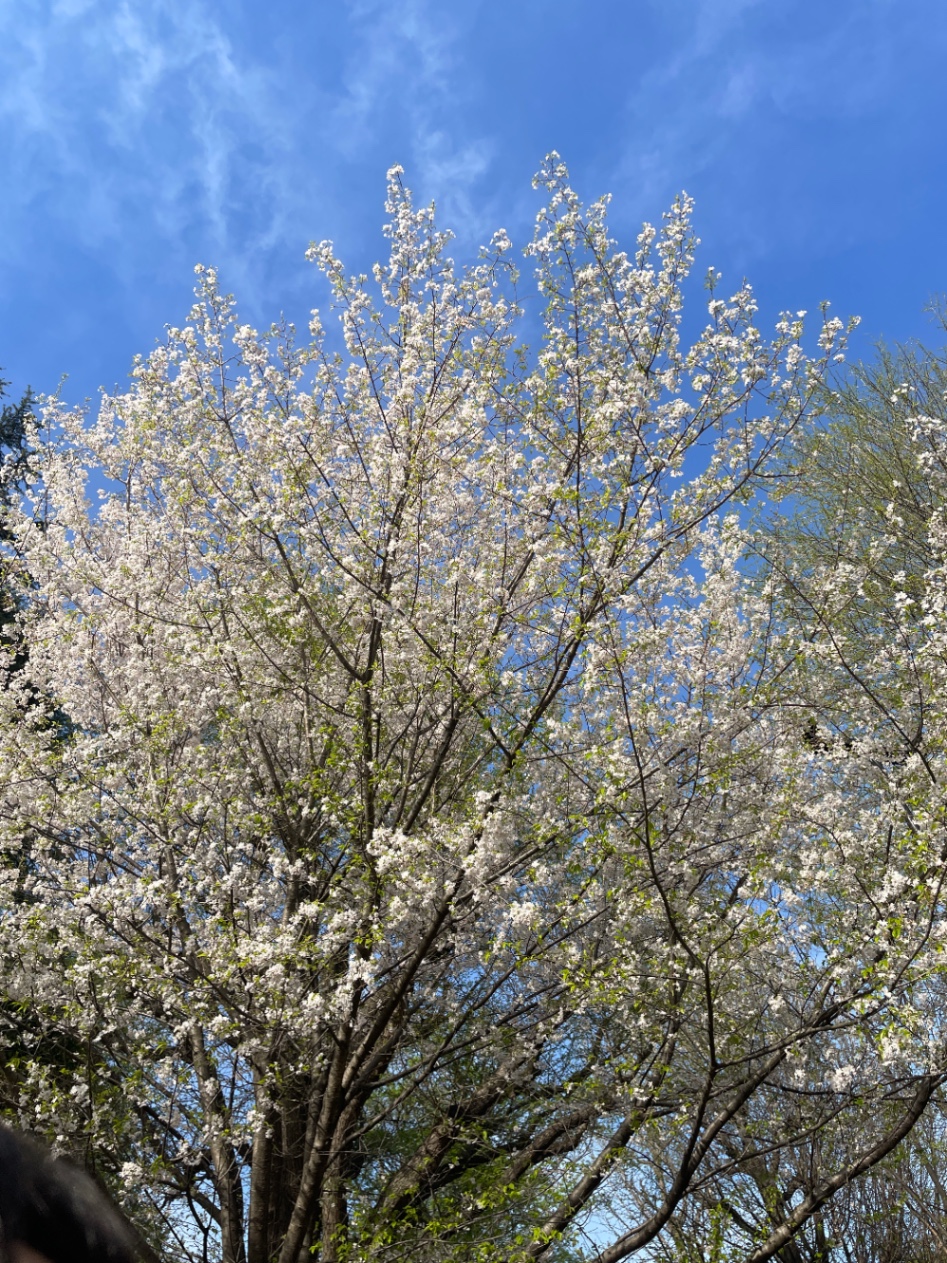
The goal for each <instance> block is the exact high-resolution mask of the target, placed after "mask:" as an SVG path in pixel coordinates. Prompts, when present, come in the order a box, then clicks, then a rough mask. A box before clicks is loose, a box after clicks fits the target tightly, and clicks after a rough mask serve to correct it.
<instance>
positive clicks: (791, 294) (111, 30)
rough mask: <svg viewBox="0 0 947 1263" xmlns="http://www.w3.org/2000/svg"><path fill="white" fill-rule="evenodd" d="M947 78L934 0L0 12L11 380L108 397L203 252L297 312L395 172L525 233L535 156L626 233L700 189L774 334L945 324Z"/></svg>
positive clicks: (263, 299) (147, 1) (174, 308)
mask: <svg viewBox="0 0 947 1263" xmlns="http://www.w3.org/2000/svg"><path fill="white" fill-rule="evenodd" d="M945 65H947V4H945V3H944V0H783V2H782V3H774V2H773V0H582V3H579V2H578V0H388V2H387V3H382V2H380V0H355V2H351V3H345V2H344V0H267V2H266V3H261V2H260V0H215V2H210V0H5V2H4V3H3V4H2V5H0V171H2V187H3V190H4V191H3V193H2V195H0V274H2V285H0V364H2V365H3V366H4V369H5V375H7V376H9V377H11V378H12V379H13V382H14V385H15V386H17V387H20V386H22V385H24V384H25V383H26V382H30V383H32V384H33V386H34V387H36V388H37V389H40V390H48V389H51V388H53V387H55V385H56V383H57V381H58V379H59V377H60V376H61V374H63V373H66V374H68V382H67V384H66V386H65V397H66V398H67V399H71V400H79V399H81V398H83V397H85V396H89V395H93V396H94V395H95V393H96V391H97V389H98V388H99V387H100V386H106V387H109V388H111V387H114V386H115V385H122V384H123V383H124V382H125V381H126V380H127V373H128V369H129V367H130V363H131V359H132V356H133V355H134V354H135V353H136V352H146V351H148V350H149V349H150V348H151V347H152V346H153V345H154V343H155V341H156V339H158V338H159V337H160V336H161V333H162V329H163V327H164V325H165V324H168V323H171V324H175V323H181V322H182V320H183V318H184V316H185V313H186V311H187V307H188V305H189V301H190V291H191V287H192V285H193V271H192V268H193V264H194V263H196V262H198V261H200V262H203V263H208V264H215V265H216V266H218V268H219V269H220V272H221V277H222V280H223V283H224V285H225V286H226V287H227V288H228V289H232V290H234V291H235V292H236V294H237V298H238V301H239V305H240V309H241V312H242V313H243V315H244V317H245V318H246V319H248V320H250V321H252V322H253V323H255V324H258V325H265V324H268V323H269V322H270V321H271V320H272V319H274V318H276V317H277V316H278V315H279V313H280V312H281V311H284V312H285V313H286V314H287V316H288V317H289V318H291V319H294V320H296V321H297V322H298V323H299V324H300V325H304V324H305V320H306V318H307V313H308V310H309V308H310V307H312V306H314V305H316V304H318V303H319V302H321V301H322V300H323V299H324V294H323V291H322V290H321V288H320V287H319V285H318V284H317V278H316V275H315V273H314V271H313V269H312V268H311V267H310V266H309V265H307V264H306V263H305V262H304V260H303V257H302V256H303V252H304V250H305V247H306V245H307V243H308V242H309V241H310V240H311V239H314V238H315V239H321V238H323V237H330V238H332V239H333V240H334V241H335V242H336V244H337V248H338V250H339V252H340V253H341V255H342V257H343V258H344V259H345V260H346V261H347V263H348V264H349V266H351V267H353V268H357V269H360V270H365V269H367V267H368V266H369V264H370V263H371V262H372V260H373V259H374V258H375V257H377V256H378V255H379V254H380V253H381V252H382V251H383V248H384V246H383V242H382V239H381V235H380V224H381V219H382V207H381V203H382V200H383V196H384V174H385V170H386V168H387V167H388V166H389V165H390V164H392V163H394V162H400V163H402V164H403V165H404V167H405V168H406V173H407V174H406V178H407V182H408V184H409V185H410V186H411V187H412V188H413V189H414V190H415V191H416V193H417V195H418V197H419V198H421V199H423V200H430V199H434V200H435V201H436V202H437V203H438V206H439V208H440V213H441V218H442V220H443V222H444V223H445V224H446V225H448V226H450V227H452V228H453V229H454V230H455V232H456V233H457V234H458V238H459V240H458V241H457V243H456V245H455V250H454V253H455V254H456V256H457V257H458V258H459V259H461V258H463V257H465V256H467V255H469V254H472V253H473V251H474V249H475V247H476V245H477V244H478V243H479V242H480V241H481V240H487V239H488V238H489V236H490V235H491V234H492V232H493V230H494V229H495V228H497V227H500V226H503V227H505V228H506V229H507V230H508V231H509V233H510V234H511V236H512V237H513V238H514V240H515V241H517V242H518V243H520V244H522V243H524V242H525V241H526V240H527V239H528V237H529V234H530V231H531V225H532V220H533V216H534V214H535V211H536V209H537V206H538V195H537V194H535V193H534V192H533V191H532V189H531V187H530V177H531V175H532V173H533V171H534V170H535V169H536V167H537V166H538V164H539V161H540V159H541V158H542V156H543V154H544V153H545V152H546V151H548V150H549V149H552V148H555V149H558V150H559V151H560V152H561V153H562V155H563V156H564V158H565V159H566V161H567V162H568V164H569V167H570V170H571V172H572V176H573V182H574V184H575V185H576V187H577V188H578V189H579V191H580V192H581V193H582V194H583V196H585V197H587V198H592V197H594V196H596V195H598V194H599V193H601V192H605V191H609V192H611V193H613V194H614V202H613V207H612V222H613V225H614V228H615V230H616V233H617V235H618V236H619V238H620V239H621V240H622V241H623V242H624V243H627V245H628V246H631V245H632V244H633V241H634V236H635V234H636V232H637V230H638V227H639V226H640V223H641V221H642V220H643V219H650V220H657V219H659V218H660V215H661V212H662V210H663V209H664V208H665V207H666V206H667V205H668V204H669V203H670V201H671V199H672V197H673V196H674V194H675V193H676V192H678V191H679V190H680V189H686V190H687V191H688V192H689V193H691V194H692V195H693V196H694V197H695V198H696V202H697V209H696V227H697V231H698V233H699V235H700V237H701V238H702V240H703V246H702V249H701V251H700V254H699V256H698V269H699V270H700V271H703V270H704V269H705V268H706V267H707V266H709V265H710V264H713V265H714V266H715V267H717V268H718V269H720V270H721V271H722V272H723V273H724V284H725V288H729V287H731V286H735V285H736V284H737V283H738V282H739V281H740V280H741V279H742V277H743V276H744V275H746V276H748V277H749V279H750V281H751V282H752V283H753V285H754V288H755V289H756V291H757V293H758V296H759V298H760V301H761V305H762V309H763V314H764V316H765V318H766V319H765V321H764V323H766V322H767V321H768V320H770V319H771V318H772V317H773V316H774V315H775V313H776V311H777V310H778V309H780V308H793V309H795V308H800V307H806V308H809V309H814V308H815V307H816V306H817V304H818V302H819V300H820V299H823V298H828V299H831V301H832V304H833V309H834V310H835V311H836V312H837V313H838V314H840V315H843V316H845V315H848V314H852V313H858V314H860V315H861V316H862V317H863V320H864V325H863V329H864V333H863V334H861V335H860V338H859V344H858V349H860V350H862V351H867V350H868V348H869V347H870V341H871V339H873V338H875V337H877V336H879V335H882V334H884V335H885V336H886V337H887V338H889V339H891V340H898V339H903V338H906V337H909V336H912V335H921V336H924V335H925V334H928V333H930V336H931V337H934V331H933V330H931V329H930V326H929V324H928V322H927V319H926V317H925V316H924V314H923V310H922V309H923V307H924V304H925V303H926V302H927V300H928V299H929V298H930V297H931V296H932V295H936V294H938V293H942V292H944V291H947V216H945V214H944V210H943V208H944V206H945V204H947V161H945V160H947V74H945V72H944V67H945Z"/></svg>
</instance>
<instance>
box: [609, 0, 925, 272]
mask: <svg viewBox="0 0 947 1263" xmlns="http://www.w3.org/2000/svg"><path fill="white" fill-rule="evenodd" d="M652 7H653V8H655V10H656V11H658V10H659V11H660V14H661V19H662V20H663V21H664V22H665V23H666V34H667V32H668V31H671V32H673V34H672V35H671V38H669V39H665V41H664V55H663V56H660V57H658V58H657V59H656V60H655V61H654V62H653V63H652V64H650V65H649V66H647V68H646V69H645V70H644V72H643V73H642V74H641V75H640V76H639V77H638V78H637V80H636V81H635V82H634V84H633V86H632V88H631V90H630V92H629V94H628V98H627V103H626V109H625V115H624V119H623V120H622V122H623V130H624V132H625V141H624V143H623V144H622V145H620V146H619V148H620V158H619V159H618V162H617V164H616V183H617V184H618V186H619V187H620V188H621V190H622V193H623V199H622V200H623V201H624V202H625V204H626V205H629V204H630V205H631V206H632V207H633V208H634V210H635V212H637V211H639V210H640V211H645V209H646V208H649V207H653V206H654V204H655V202H656V201H658V202H660V201H666V200H667V199H668V198H669V197H670V196H671V195H672V194H673V192H674V191H676V190H677V189H679V188H681V187H682V186H684V187H688V188H689V189H690V191H693V186H694V185H695V184H699V183H701V182H705V183H706V182H707V181H708V180H709V181H714V180H717V181H718V182H722V181H724V180H725V179H729V180H730V182H731V184H730V187H731V197H730V205H729V206H728V208H727V210H726V212H725V214H726V215H728V216H729V219H730V224H731V227H732V228H733V229H734V230H736V225H737V223H739V231H740V232H741V233H742V235H743V238H744V245H745V251H746V254H747V255H753V254H755V253H759V252H761V251H765V250H766V248H767V246H768V244H769V243H770V241H771V234H770V225H769V224H767V223H766V222H764V219H763V218H761V217H760V213H762V212H764V208H765V205H766V204H765V199H758V198H749V197H748V196H747V192H748V190H747V185H746V180H747V179H748V178H749V177H748V173H750V172H765V171H766V170H767V168H770V169H771V168H772V167H774V166H778V165H779V164H780V163H781V164H782V167H783V171H784V177H783V183H784V185H785V188H786V193H787V195H789V196H792V194H790V190H791V189H793V188H794V185H795V184H798V183H799V180H798V179H797V180H794V179H793V172H792V170H791V167H790V157H789V154H788V153H785V152H783V153H781V154H777V153H775V152H773V146H774V145H777V144H781V143H784V141H785V138H786V136H787V135H790V134H795V129H799V132H798V134H800V135H801V134H802V129H803V127H806V128H811V126H812V125H813V124H815V125H816V126H819V125H821V126H822V127H823V128H824V129H825V130H829V129H832V128H837V127H841V126H844V125H846V124H854V125H858V124H861V125H870V120H872V119H873V118H877V119H878V120H879V121H882V120H883V119H884V118H885V116H886V115H887V116H890V114H891V111H892V107H893V105H894V103H896V102H897V99H898V94H899V88H900V83H899V79H900V78H901V77H903V74H904V66H905V65H906V64H910V63H911V62H912V61H913V60H914V59H915V58H916V57H917V53H918V50H924V51H923V54H922V55H923V56H925V57H927V58H929V57H930V43H931V39H932V36H933V38H934V39H935V41H936V39H937V38H938V36H937V35H936V32H938V31H939V32H940V35H939V38H940V42H941V44H943V43H944V42H945V41H944V38H943V37H944V34H945V30H947V28H945V24H944V22H943V20H942V19H941V20H940V21H939V22H937V21H935V20H934V16H935V13H936V11H937V8H938V5H937V3H936V0H921V2H920V3H919V4H918V5H916V6H905V5H903V4H899V3H897V0H864V2H863V3H859V4H845V5H826V4H824V3H816V2H815V0H800V2H798V3H796V4H794V5H792V6H788V7H787V6H784V5H780V6H775V5H770V4H768V3H765V0H671V2H670V3H668V4H665V3H664V2H663V0H662V2H661V4H658V0H652ZM807 135H809V136H811V131H810V132H807ZM777 136H779V137H780V139H779V140H777V139H776V137H777ZM801 143H802V142H800V144H801ZM825 157H827V155H822V159H823V160H824V158H825ZM807 158H808V155H807V154H806V153H805V152H803V151H801V150H800V152H798V153H796V154H795V161H796V162H797V165H800V166H801V167H802V168H803V169H806V162H807ZM817 185H818V180H817V178H814V175H813V172H812V171H811V170H807V180H806V187H805V189H801V190H800V192H803V193H804V194H805V195H806V196H809V197H814V196H817V192H816V190H817ZM719 193H720V197H721V199H722V201H723V202H724V203H725V202H726V187H725V186H724V187H722V188H720V189H719ZM750 202H752V207H753V212H752V213H751V210H750V205H749V203H750ZM721 209H722V207H721ZM652 213H653V212H652ZM698 215H700V207H699V206H698ZM820 219H821V220H822V231H828V228H829V225H828V220H827V218H826V217H824V216H822V215H821V214H820ZM840 222H841V218H840ZM850 227H851V225H850V223H849V228H850ZM809 228H810V225H809V224H808V223H807V216H806V214H805V213H804V212H803V211H802V210H799V211H798V213H796V215H795V223H794V224H793V223H789V222H788V221H787V222H783V223H781V224H780V230H784V229H785V230H788V231H790V232H796V233H797V234H804V233H805V232H806V231H808V230H809ZM848 230H849V229H848V228H844V229H843V228H840V229H839V231H848ZM839 244H840V242H839V240H838V239H836V241H835V245H836V246H838V245H839Z"/></svg>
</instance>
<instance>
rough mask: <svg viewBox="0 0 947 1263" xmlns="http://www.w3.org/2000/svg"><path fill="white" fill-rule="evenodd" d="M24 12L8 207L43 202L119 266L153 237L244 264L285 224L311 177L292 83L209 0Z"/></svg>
mask: <svg viewBox="0 0 947 1263" xmlns="http://www.w3.org/2000/svg"><path fill="white" fill-rule="evenodd" d="M13 8H14V6H9V7H4V8H3V9H0V45H2V47H3V52H2V53H0V123H2V129H3V136H4V137H5V138H6V139H5V140H3V141H0V149H2V150H3V151H4V152H2V160H3V163H4V166H5V167H6V169H7V171H8V172H10V173H12V175H13V179H12V180H11V181H10V184H9V185H8V194H7V196H6V197H5V198H4V199H3V202H2V204H0V216H2V217H4V218H7V219H8V220H10V219H13V220H17V219H19V220H20V221H22V220H23V219H26V218H28V217H29V215H30V214H31V210H32V209H33V208H35V206H36V204H37V203H38V202H40V201H42V202H43V203H44V207H45V214H46V216H47V217H49V218H51V219H52V220H55V219H57V218H58V220H59V221H60V223H61V224H62V225H63V231H67V232H68V233H69V234H70V235H71V236H72V237H73V239H74V240H75V242H76V245H77V246H78V247H79V248H83V249H86V250H91V251H103V250H107V251H108V252H109V255H110V262H111V266H112V267H113V268H114V269H116V270H117V271H119V272H122V271H123V270H124V271H125V272H128V271H129V270H134V268H135V267H137V266H139V265H140V264H141V262H142V261H141V260H140V259H137V258H136V251H139V250H141V248H142V246H143V243H145V242H148V244H149V247H150V251H151V252H153V251H154V248H155V245H156V242H157V243H160V248H161V249H162V250H164V251H166V252H167V255H168V257H169V258H171V259H174V260H175V261H176V262H177V263H179V264H183V263H184V262H185V260H184V259H183V258H182V253H183V252H186V251H188V250H189V249H193V248H194V245H195V243H196V242H197V241H200V242H201V243H202V245H203V246H204V248H209V249H210V250H211V251H212V252H213V253H215V254H216V255H217V256H218V257H219V256H221V255H222V256H224V257H226V258H227V259H228V261H229V262H231V263H233V264H236V265H237V266H240V265H241V261H242V262H243V265H246V264H247V261H248V260H249V259H250V257H251V256H252V247H253V246H255V245H264V246H265V245H266V244H268V243H270V242H272V240H273V239H274V238H275V237H276V236H278V234H279V232H280V230H281V226H282V224H283V221H284V218H285V216H286V214H287V213H288V212H289V213H291V212H292V210H293V208H294V207H295V205H296V198H295V196H294V194H295V192H296V188H297V187H298V185H297V186H295V187H294V184H293V179H292V174H291V164H290V163H288V162H287V157H288V155H287V140H286V137H287V131H286V128H285V126H284V115H285V112H286V109H287V105H286V99H285V94H284V93H283V92H282V90H281V85H280V84H279V82H278V75H277V74H275V73H274V70H273V69H267V68H264V67H262V66H261V65H260V64H259V63H258V62H253V61H251V60H249V59H248V58H247V57H246V56H240V55H239V54H238V52H237V51H236V50H235V48H234V46H233V44H232V42H231V40H230V39H229V38H228V36H227V33H226V32H225V30H224V29H223V27H222V25H221V23H220V21H219V19H218V18H217V17H216V16H215V14H214V13H213V12H212V10H211V9H210V8H209V7H208V6H207V5H205V4H203V3H201V2H200V0H191V2H190V3H188V4H187V5H181V4H175V3H172V2H168V0H135V2H134V3H130V2H129V0H114V2H112V3H101V2H100V3H96V4H95V5H94V6H90V5H89V4H87V3H85V2H84V0H56V2H55V3H53V4H51V5H49V6H39V5H37V6H34V7H33V8H32V9H31V10H30V11H29V12H30V18H29V19H25V18H24V11H23V7H22V6H16V10H17V11H16V12H15V13H14V12H13ZM248 208H249V211H250V213H248ZM18 235H19V234H18V233H16V232H14V233H10V234H7V239H8V240H14V241H15V240H16V239H17V237H18ZM2 249H3V247H2V246H0V250H2ZM193 261H194V260H193V259H187V262H193ZM146 262H147V264H148V265H149V266H153V264H154V258H153V253H152V257H151V258H150V259H149V260H147V261H146Z"/></svg>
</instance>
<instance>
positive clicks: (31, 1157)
mask: <svg viewBox="0 0 947 1263" xmlns="http://www.w3.org/2000/svg"><path fill="white" fill-rule="evenodd" d="M0 1221H2V1242H0V1245H2V1255H0V1257H3V1263H41V1261H42V1263H46V1260H49V1263H136V1261H137V1260H138V1259H139V1258H140V1255H139V1250H138V1248H137V1243H136V1235H135V1233H134V1231H133V1230H132V1228H131V1227H130V1226H129V1225H128V1224H127V1223H126V1222H125V1220H124V1219H123V1218H122V1217H121V1215H120V1214H119V1212H118V1211H117V1210H116V1209H115V1208H114V1207H113V1206H112V1205H111V1204H110V1203H109V1201H108V1199H107V1197H106V1196H105V1194H104V1193H103V1192H102V1191H101V1190H100V1189H99V1188H98V1187H97V1185H96V1184H95V1182H94V1181H93V1180H92V1179H91V1178H90V1177H89V1176H88V1175H86V1174H85V1172H83V1171H80V1170H79V1169H78V1168H77V1167H74V1166H73V1165H72V1164H71V1163H70V1162H67V1161H65V1160H64V1159H62V1158H54V1157H53V1156H52V1155H51V1154H50V1153H49V1151H48V1150H47V1149H45V1148H43V1146H42V1145H40V1144H38V1143H37V1142H36V1141H35V1140H32V1139H30V1137H28V1136H24V1135H21V1134H20V1133H18V1132H15V1131H13V1130H12V1129H11V1128H9V1127H5V1126H3V1125H2V1124H0ZM37 1255H38V1256H40V1258H39V1259H37Z"/></svg>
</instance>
